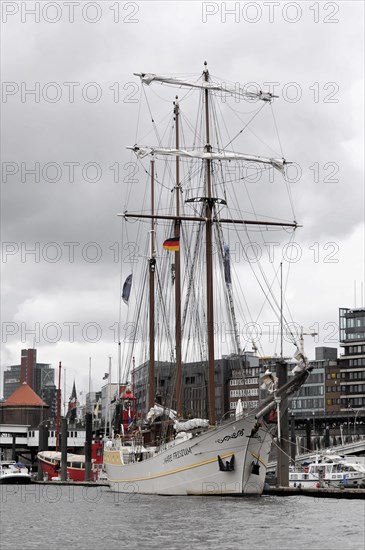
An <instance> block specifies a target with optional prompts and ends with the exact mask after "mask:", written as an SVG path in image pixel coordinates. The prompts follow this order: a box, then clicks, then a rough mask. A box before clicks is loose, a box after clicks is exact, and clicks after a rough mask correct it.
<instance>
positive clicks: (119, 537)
mask: <svg viewBox="0 0 365 550" xmlns="http://www.w3.org/2000/svg"><path fill="white" fill-rule="evenodd" d="M0 498H1V504H0V511H1V514H0V515H1V531H0V547H1V549H2V550H10V549H11V550H13V549H14V548H24V549H27V550H32V549H37V550H43V549H45V548H47V550H61V549H62V550H63V549H72V550H88V549H90V548H100V547H101V545H102V548H105V550H113V549H122V548H123V549H124V548H128V550H133V549H139V550H141V549H143V548H149V550H154V549H159V550H161V549H162V548H168V549H171V550H174V549H177V550H180V549H184V550H187V549H188V550H191V549H210V548H219V549H238V548H242V549H247V550H251V549H253V548H255V549H257V550H259V549H265V550H277V549H278V548H280V549H282V550H286V549H292V548H305V549H306V550H308V548H310V549H311V550H317V549H318V550H346V549H348V550H363V549H364V547H365V501H363V500H347V499H332V498H331V499H326V498H323V499H319V498H312V497H305V496H290V497H276V496H263V497H246V498H232V497H224V498H220V497H157V496H147V495H138V494H132V495H124V494H116V493H112V492H111V491H110V490H109V488H108V487H101V486H98V487H97V486H96V487H80V486H57V485H54V486H52V485H50V484H49V485H28V486H2V487H0Z"/></svg>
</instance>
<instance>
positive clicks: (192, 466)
mask: <svg viewBox="0 0 365 550" xmlns="http://www.w3.org/2000/svg"><path fill="white" fill-rule="evenodd" d="M118 454H119V453H118ZM232 454H234V453H226V454H224V455H222V456H221V458H222V459H223V458H228V457H229V456H232ZM216 461H217V457H214V458H210V459H209V460H204V461H203V462H198V463H197V464H190V465H189V466H183V467H182V468H177V469H176V470H170V471H169V472H163V473H161V474H155V475H150V476H144V477H134V478H129V479H109V481H110V482H112V483H127V482H129V483H131V482H134V481H147V480H150V479H157V478H159V477H165V476H170V475H173V474H177V473H178V472H183V471H186V470H191V469H193V468H199V467H201V466H205V465H206V464H211V463H212V462H216ZM105 464H107V465H108V466H116V465H117V464H116V463H114V464H113V463H111V462H105ZM127 467H128V465H127Z"/></svg>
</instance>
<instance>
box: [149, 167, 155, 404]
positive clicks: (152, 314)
mask: <svg viewBox="0 0 365 550" xmlns="http://www.w3.org/2000/svg"><path fill="white" fill-rule="evenodd" d="M154 195H155V161H154V160H151V212H152V216H153V215H154V212H155V201H154ZM155 268H156V251H155V220H154V218H153V217H151V234H150V259H149V286H150V300H149V335H150V361H149V380H148V382H149V384H148V408H151V407H153V406H154V404H155V393H156V390H155Z"/></svg>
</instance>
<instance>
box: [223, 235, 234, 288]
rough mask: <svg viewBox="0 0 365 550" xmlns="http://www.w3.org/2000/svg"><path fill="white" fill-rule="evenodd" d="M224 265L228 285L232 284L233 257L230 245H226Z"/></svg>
mask: <svg viewBox="0 0 365 550" xmlns="http://www.w3.org/2000/svg"><path fill="white" fill-rule="evenodd" d="M223 267H224V279H225V281H226V283H227V285H230V284H232V279H231V258H230V253H229V245H228V244H225V245H224V255H223Z"/></svg>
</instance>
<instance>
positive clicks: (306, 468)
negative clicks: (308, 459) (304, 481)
mask: <svg viewBox="0 0 365 550" xmlns="http://www.w3.org/2000/svg"><path fill="white" fill-rule="evenodd" d="M308 472H309V468H308V466H306V467H305V468H304V473H305V474H308Z"/></svg>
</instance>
